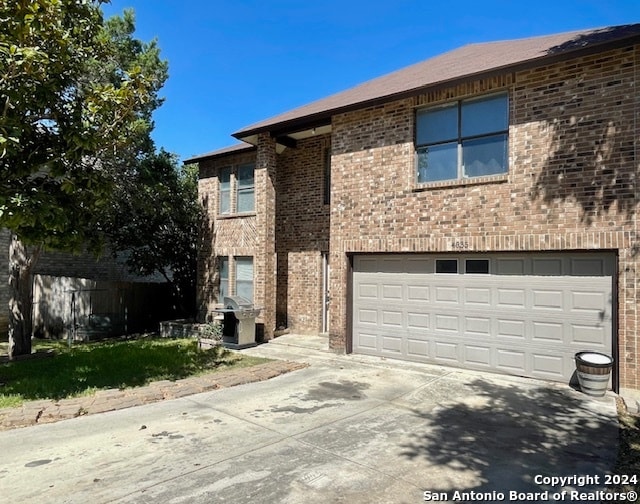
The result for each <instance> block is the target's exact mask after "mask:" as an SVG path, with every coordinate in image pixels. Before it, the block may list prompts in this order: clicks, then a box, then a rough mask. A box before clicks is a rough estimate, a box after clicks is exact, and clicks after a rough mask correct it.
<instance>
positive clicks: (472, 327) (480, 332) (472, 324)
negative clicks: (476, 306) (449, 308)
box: [464, 317, 491, 337]
mask: <svg viewBox="0 0 640 504" xmlns="http://www.w3.org/2000/svg"><path fill="white" fill-rule="evenodd" d="M464 332H465V334H473V335H477V336H481V337H489V336H490V334H491V319H489V318H485V317H464Z"/></svg>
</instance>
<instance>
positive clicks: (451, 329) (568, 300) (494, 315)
mask: <svg viewBox="0 0 640 504" xmlns="http://www.w3.org/2000/svg"><path fill="white" fill-rule="evenodd" d="M468 256H471V255H468ZM384 257H387V256H379V257H376V256H367V260H366V261H365V262H364V263H361V261H360V257H356V259H355V261H354V275H353V285H354V288H353V350H354V351H355V352H358V353H366V354H370V355H381V356H388V357H396V358H402V359H408V360H414V361H418V362H432V363H437V364H443V365H452V366H458V367H466V368H469V369H479V370H494V371H497V372H501V373H509V374H517V375H523V376H531V377H535V378H543V379H549V380H557V381H563V382H568V381H569V379H570V377H571V375H572V374H573V370H574V369H575V364H574V362H573V355H574V354H575V353H576V352H578V351H581V350H585V349H591V350H595V351H602V352H604V353H609V354H610V353H611V348H612V345H611V338H612V305H611V301H612V299H613V296H612V292H613V290H612V289H613V278H612V277H611V276H599V273H607V272H611V271H613V270H614V266H615V257H614V256H613V255H612V254H610V255H609V256H606V257H605V255H604V254H597V255H596V254H594V255H593V257H587V256H586V255H585V256H581V257H579V258H576V257H573V256H571V255H570V254H564V255H561V254H559V255H557V256H556V255H555V254H554V256H551V257H539V256H535V255H534V254H530V255H526V254H523V255H522V257H515V254H512V256H511V257H510V256H508V255H507V254H495V255H494V256H489V255H488V256H487V257H491V259H490V268H489V273H488V274H479V273H478V274H467V273H466V272H465V271H462V270H461V271H460V273H458V274H444V273H435V272H434V265H435V259H434V256H411V255H405V256H402V255H398V256H393V258H392V260H386V259H384ZM439 257H442V256H439ZM448 257H450V258H456V259H457V260H458V264H462V265H464V264H466V262H465V260H466V257H467V256H465V255H463V254H459V255H453V254H452V255H450V256H448ZM471 257H476V258H477V257H478V256H471ZM363 266H364V269H365V270H366V271H363ZM386 268H388V269H386ZM390 270H391V271H390ZM589 273H591V275H589Z"/></svg>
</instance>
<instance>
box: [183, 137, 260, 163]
mask: <svg viewBox="0 0 640 504" xmlns="http://www.w3.org/2000/svg"><path fill="white" fill-rule="evenodd" d="M255 148H256V147H255V146H254V145H251V144H248V143H246V142H242V143H238V144H235V145H231V146H230V147H225V148H223V149H218V150H214V151H211V152H207V153H206V154H199V155H197V156H193V157H192V158H189V159H187V160H185V162H184V163H185V164H190V163H197V162H198V161H203V160H205V159H210V158H217V157H221V156H224V155H227V154H238V153H240V152H244V151H252V150H255Z"/></svg>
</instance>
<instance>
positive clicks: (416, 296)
mask: <svg viewBox="0 0 640 504" xmlns="http://www.w3.org/2000/svg"><path fill="white" fill-rule="evenodd" d="M429 291H430V289H429V286H428V285H413V284H408V285H407V301H408V302H412V301H413V302H418V303H424V302H426V301H429V299H430V297H431V296H430V295H429Z"/></svg>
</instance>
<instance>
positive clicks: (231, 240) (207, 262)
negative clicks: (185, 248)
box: [198, 151, 260, 320]
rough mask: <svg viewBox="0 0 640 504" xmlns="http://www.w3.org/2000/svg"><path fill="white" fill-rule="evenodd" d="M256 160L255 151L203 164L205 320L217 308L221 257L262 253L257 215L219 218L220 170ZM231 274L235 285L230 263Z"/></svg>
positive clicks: (201, 286)
mask: <svg viewBox="0 0 640 504" xmlns="http://www.w3.org/2000/svg"><path fill="white" fill-rule="evenodd" d="M255 160H256V153H255V151H251V152H242V153H238V154H232V155H229V156H226V157H223V158H219V159H215V160H205V161H203V162H201V163H200V179H199V182H198V194H199V197H200V202H201V204H202V205H203V208H204V214H205V217H204V223H203V226H202V232H201V235H200V245H199V248H198V304H199V318H200V319H201V320H205V319H206V318H207V317H208V316H211V314H212V310H213V309H214V308H215V307H216V305H217V298H218V278H217V274H216V273H217V272H216V270H217V258H218V257H230V258H231V260H230V261H233V258H234V257H239V256H245V257H255V256H256V255H257V254H258V253H259V251H260V248H259V243H260V242H259V236H258V231H257V218H256V215H255V214H252V215H243V216H241V217H238V216H219V215H218V210H219V202H218V178H217V176H218V171H219V170H220V169H221V168H225V167H235V166H238V165H241V164H247V163H255ZM256 192H257V185H256ZM231 200H232V203H231V204H232V207H235V194H234V192H233V191H232V193H231ZM229 275H230V277H231V278H230V280H231V281H232V283H233V275H234V268H233V264H230V268H229ZM254 275H255V259H254ZM256 304H258V303H257V301H256Z"/></svg>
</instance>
